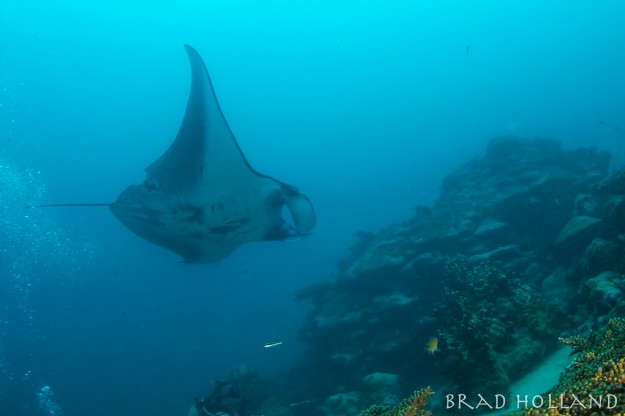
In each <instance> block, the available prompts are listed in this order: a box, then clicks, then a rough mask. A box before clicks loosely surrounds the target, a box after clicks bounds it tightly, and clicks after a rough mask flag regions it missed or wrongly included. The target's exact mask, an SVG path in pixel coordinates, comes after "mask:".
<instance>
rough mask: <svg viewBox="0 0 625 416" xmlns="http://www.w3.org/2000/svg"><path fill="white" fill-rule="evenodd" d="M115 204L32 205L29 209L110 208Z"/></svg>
mask: <svg viewBox="0 0 625 416" xmlns="http://www.w3.org/2000/svg"><path fill="white" fill-rule="evenodd" d="M111 205H113V204H42V205H30V206H29V207H28V208H46V207H110V206H111Z"/></svg>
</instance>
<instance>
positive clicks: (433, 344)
mask: <svg viewBox="0 0 625 416" xmlns="http://www.w3.org/2000/svg"><path fill="white" fill-rule="evenodd" d="M425 350H426V351H427V352H428V353H430V354H434V353H435V352H436V351H438V338H436V337H430V340H429V341H428V343H427V344H425Z"/></svg>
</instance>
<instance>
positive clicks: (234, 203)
mask: <svg viewBox="0 0 625 416" xmlns="http://www.w3.org/2000/svg"><path fill="white" fill-rule="evenodd" d="M185 48H186V50H187V54H188V55H189V59H190V62H191V72H192V81H191V91H190V94H189V101H188V103H187V109H186V112H185V115H184V118H183V121H182V125H181V126H180V130H179V132H178V135H177V136H176V139H175V140H174V142H173V143H172V145H171V146H170V148H169V149H168V150H167V151H166V152H165V153H164V154H163V155H162V156H161V157H160V158H159V159H157V160H156V161H155V162H154V163H153V164H152V165H150V166H149V167H148V168H147V169H146V174H147V179H146V181H145V183H144V184H143V185H134V186H130V187H129V188H128V189H126V191H124V192H123V193H122V194H121V195H120V196H119V198H118V200H117V201H116V202H115V203H114V204H112V205H111V207H110V208H111V211H113V213H114V214H115V215H116V216H117V217H118V218H119V220H120V221H121V222H122V223H123V224H125V225H126V226H127V227H128V228H130V229H131V230H132V231H134V232H135V233H137V234H138V235H139V236H141V237H143V238H145V239H146V240H148V241H151V242H153V243H155V244H158V245H160V246H163V247H165V248H168V249H170V250H172V251H174V252H176V253H178V254H180V255H181V256H182V257H183V258H184V259H185V260H186V261H188V262H204V263H206V262H214V261H218V260H220V259H222V258H223V257H225V256H227V255H228V254H229V253H230V252H232V251H233V250H234V249H236V248H237V247H238V246H240V245H241V244H244V243H248V242H252V241H264V240H283V239H286V238H288V237H297V236H305V235H308V234H309V233H310V231H311V230H312V228H313V227H314V226H315V222H316V219H315V212H314V209H313V207H312V204H311V203H310V201H309V200H308V198H307V197H306V196H305V195H304V194H302V193H300V192H299V191H298V190H297V189H296V188H294V187H292V186H290V185H287V184H285V183H283V182H280V181H278V180H276V179H274V178H271V177H269V176H266V175H263V174H261V173H258V172H256V171H255V170H254V169H253V168H252V167H251V166H250V165H249V163H248V162H247V160H246V159H245V156H244V155H243V153H242V152H241V149H240V148H239V145H238V144H237V142H236V139H235V138H234V135H233V134H232V132H231V131H230V128H229V127H228V124H227V123H226V120H225V118H224V116H223V113H222V111H221V108H220V107H219V103H218V102H217V98H216V96H215V91H214V89H213V86H212V84H211V81H210V77H209V75H208V71H207V70H206V67H205V66H204V62H203V61H202V58H201V57H200V56H199V54H198V53H197V52H196V51H195V50H194V49H193V48H191V47H190V46H188V45H185ZM285 205H286V206H287V208H288V210H289V212H290V214H291V218H292V219H293V225H291V224H288V223H287V222H285V221H284V219H283V218H282V207H283V206H285Z"/></svg>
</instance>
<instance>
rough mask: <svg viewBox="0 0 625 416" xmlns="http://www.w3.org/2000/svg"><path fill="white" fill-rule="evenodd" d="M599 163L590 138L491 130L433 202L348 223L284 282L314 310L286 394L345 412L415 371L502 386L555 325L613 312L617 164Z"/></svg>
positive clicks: (491, 389)
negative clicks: (372, 221) (364, 227)
mask: <svg viewBox="0 0 625 416" xmlns="http://www.w3.org/2000/svg"><path fill="white" fill-rule="evenodd" d="M608 165H609V154H607V153H605V152H602V151H599V150H597V149H594V148H583V149H576V150H566V149H564V148H562V147H561V145H560V144H559V142H556V141H553V140H547V139H534V140H529V139H521V138H516V137H502V138H496V139H493V140H491V142H490V143H489V145H488V149H487V151H486V154H485V155H484V156H483V157H479V158H476V159H474V160H472V161H470V162H468V163H467V164H466V165H464V166H462V167H461V168H460V169H458V170H457V171H455V172H453V173H451V174H450V175H449V176H448V177H447V178H446V179H445V180H444V182H443V184H442V186H441V193H440V198H439V200H438V201H437V203H436V205H435V206H434V207H433V208H428V207H417V208H416V212H415V215H414V216H413V217H412V218H410V219H409V220H406V221H405V222H403V223H401V224H395V225H392V226H390V227H388V228H387V229H384V230H382V231H380V232H379V233H377V234H375V235H374V234H364V233H363V234H362V235H360V239H359V241H358V243H357V244H356V245H355V246H354V247H353V248H352V255H351V257H350V258H349V259H346V260H345V261H343V262H342V263H341V264H340V265H339V271H338V274H337V276H336V278H334V279H333V280H332V281H331V282H329V283H326V284H321V285H318V286H314V287H311V288H308V289H306V290H303V291H301V292H300V293H299V295H298V296H299V298H300V299H308V300H310V301H312V303H313V305H314V310H313V312H312V313H311V314H310V316H309V317H308V320H307V322H306V323H305V325H304V326H303V328H302V329H301V338H302V340H303V341H304V342H306V343H307V344H308V352H307V354H306V356H305V357H304V359H303V360H302V362H301V363H300V364H299V366H298V367H297V369H296V370H294V372H293V380H292V387H293V389H292V391H295V392H300V393H299V395H300V396H299V397H297V396H298V393H294V397H293V400H294V401H297V400H304V399H310V398H311V396H312V397H316V398H318V399H317V400H316V403H317V404H316V405H315V406H314V408H309V410H308V412H309V413H310V414H319V412H320V411H321V412H322V413H323V414H325V415H352V414H353V415H356V414H358V413H359V412H360V411H362V410H363V409H364V408H366V407H367V406H369V405H371V404H378V405H389V406H392V405H396V404H397V403H398V402H399V400H400V398H401V397H406V396H408V395H409V394H410V392H412V391H413V390H415V389H416V388H419V387H420V386H425V385H432V386H433V387H434V390H436V391H437V393H438V392H441V393H442V394H445V392H446V391H450V392H455V393H457V392H459V391H461V392H464V393H467V394H470V393H471V392H480V393H483V394H489V393H505V392H506V390H507V386H508V385H509V383H510V381H511V380H513V379H515V378H518V377H519V376H521V375H523V374H524V372H526V371H528V369H530V368H531V366H532V365H534V364H535V363H536V362H537V361H538V360H539V359H541V358H542V357H544V355H545V354H547V353H548V352H550V351H551V350H553V349H554V348H555V347H556V345H557V339H558V337H559V336H561V335H563V334H567V333H569V332H570V331H579V330H584V329H585V328H586V329H587V328H590V327H592V326H595V325H597V324H598V323H602V322H603V321H605V320H607V318H609V317H613V316H622V315H625V313H624V312H625V299H624V297H623V292H624V291H625V280H624V278H623V273H624V272H625V170H620V171H616V172H614V173H613V174H612V175H610V176H608ZM426 344H427V347H428V351H426ZM314 402H315V401H311V403H314ZM309 407H310V406H309ZM298 413H299V414H307V410H306V409H304V408H303V409H300V410H299V411H298Z"/></svg>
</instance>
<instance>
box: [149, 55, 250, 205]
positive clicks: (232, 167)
mask: <svg viewBox="0 0 625 416" xmlns="http://www.w3.org/2000/svg"><path fill="white" fill-rule="evenodd" d="M185 49H186V51H187V54H188V55H189V60H190V63H191V74H192V78H191V91H190V93H189V100H188V102H187V110H186V112H185V115H184V119H183V120H182V124H181V125H180V130H179V131H178V135H177V136H176V139H175V140H174V142H173V143H172V144H171V146H170V147H169V149H168V150H167V151H166V152H165V153H164V154H163V155H162V156H161V157H160V158H158V159H157V160H156V161H155V162H154V163H152V165H150V166H149V167H148V168H147V169H146V173H147V175H148V180H154V181H155V182H157V183H158V184H159V186H160V187H161V189H163V190H165V191H167V192H172V193H177V192H185V191H191V192H192V190H193V189H195V188H196V187H197V186H198V182H199V181H201V180H202V179H204V180H208V181H211V180H213V179H217V178H216V176H220V177H223V176H224V175H235V176H240V175H244V176H249V175H253V174H256V172H255V171H254V169H252V167H251V166H250V165H249V163H248V162H247V160H246V159H245V156H244V155H243V152H241V149H240V148H239V145H238V143H237V141H236V139H235V138H234V135H233V134H232V132H231V131H230V127H229V126H228V123H227V122H226V119H225V118H224V115H223V113H222V111H221V108H220V106H219V102H218V101H217V97H216V96H215V90H214V89H213V85H212V83H211V80H210V77H209V75H208V71H207V70H206V67H205V65H204V62H203V61H202V58H201V57H200V55H199V54H198V53H197V52H196V51H195V49H193V48H192V47H191V46H189V45H185Z"/></svg>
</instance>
